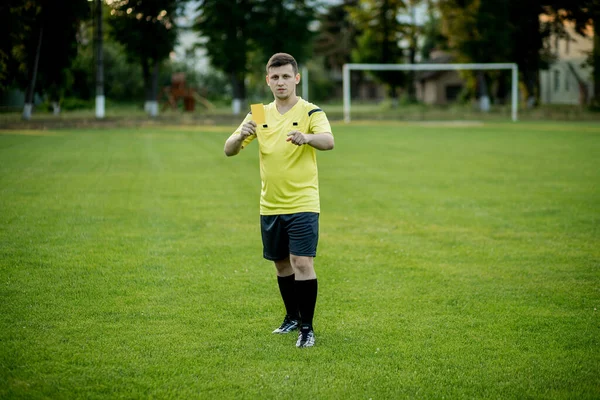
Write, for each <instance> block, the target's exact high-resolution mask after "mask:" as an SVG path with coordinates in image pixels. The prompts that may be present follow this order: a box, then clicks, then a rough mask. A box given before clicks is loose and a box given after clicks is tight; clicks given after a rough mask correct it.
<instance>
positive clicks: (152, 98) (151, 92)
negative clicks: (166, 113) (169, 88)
mask: <svg viewBox="0 0 600 400" xmlns="http://www.w3.org/2000/svg"><path fill="white" fill-rule="evenodd" d="M158 72H159V62H158V61H154V66H153V67H152V75H151V76H150V77H149V79H150V81H149V82H148V84H149V88H148V91H147V92H146V103H147V104H148V115H150V116H151V117H156V116H158V100H157V99H158Z"/></svg>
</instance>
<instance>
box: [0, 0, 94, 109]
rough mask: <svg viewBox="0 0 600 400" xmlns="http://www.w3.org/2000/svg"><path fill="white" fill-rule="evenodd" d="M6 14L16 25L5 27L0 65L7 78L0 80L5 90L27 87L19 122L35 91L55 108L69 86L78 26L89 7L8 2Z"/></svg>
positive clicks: (82, 0) (64, 0)
mask: <svg viewBox="0 0 600 400" xmlns="http://www.w3.org/2000/svg"><path fill="white" fill-rule="evenodd" d="M6 11H7V12H8V15H9V16H10V17H9V18H16V17H18V18H19V23H18V24H14V23H10V22H9V24H8V30H9V32H8V33H7V36H6V37H7V38H9V40H7V42H6V44H5V45H3V46H2V50H1V51H0V62H2V63H3V64H4V65H6V66H7V68H6V70H7V72H8V74H11V75H8V74H7V75H8V76H2V77H0V80H2V81H3V84H4V85H5V86H6V85H7V84H11V83H14V84H17V85H18V86H20V87H24V86H26V87H27V90H26V96H25V106H24V109H23V118H25V119H29V118H30V117H31V111H32V107H33V98H34V94H35V93H36V91H39V92H46V93H47V94H48V95H49V96H50V100H52V101H53V102H54V104H55V105H56V107H57V108H58V104H59V101H60V98H61V96H62V93H63V92H64V88H65V86H67V85H68V83H69V82H70V78H71V76H70V73H69V69H70V66H71V63H72V61H73V59H74V58H75V56H76V54H77V39H76V35H77V31H78V28H79V24H80V22H81V20H82V19H84V18H86V17H87V16H88V15H89V7H88V3H87V1H86V0H73V1H69V0H55V1H50V0H27V1H24V2H21V4H19V3H18V2H14V1H12V0H11V1H10V2H9V4H8V8H7V10H6ZM3 17H5V16H3ZM5 22H8V21H5ZM13 74H14V75H13ZM0 75H1V74H0Z"/></svg>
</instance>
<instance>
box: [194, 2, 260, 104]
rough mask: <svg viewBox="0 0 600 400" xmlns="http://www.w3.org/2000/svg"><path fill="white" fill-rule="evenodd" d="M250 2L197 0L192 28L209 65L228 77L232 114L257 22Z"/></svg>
mask: <svg viewBox="0 0 600 400" xmlns="http://www.w3.org/2000/svg"><path fill="white" fill-rule="evenodd" d="M253 6H254V2H252V1H248V0H200V1H199V5H198V12H199V16H198V18H197V20H196V24H195V29H196V30H197V31H198V32H199V33H200V35H201V36H202V38H203V43H202V44H201V46H202V47H204V48H206V52H207V54H208V57H209V58H210V61H211V64H212V65H213V66H214V67H215V68H217V69H219V70H221V71H223V72H224V73H225V74H226V75H227V76H228V77H229V81H230V84H231V88H232V91H233V113H234V114H239V112H240V110H241V107H242V104H243V103H244V101H245V99H246V85H245V83H244V78H245V77H246V74H247V73H248V70H249V65H248V53H249V52H250V50H251V49H252V47H253V43H252V36H253V35H254V34H256V30H257V29H258V27H257V26H256V25H257V24H262V22H261V21H256V20H254V21H253V18H252V9H253Z"/></svg>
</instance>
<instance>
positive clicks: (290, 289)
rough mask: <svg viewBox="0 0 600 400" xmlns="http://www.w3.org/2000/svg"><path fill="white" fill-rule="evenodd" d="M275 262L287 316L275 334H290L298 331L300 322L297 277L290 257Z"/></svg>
mask: <svg viewBox="0 0 600 400" xmlns="http://www.w3.org/2000/svg"><path fill="white" fill-rule="evenodd" d="M274 262H275V268H276V269H277V283H278V285H279V292H280V293H281V298H282V299H283V304H284V305H285V311H286V316H285V319H284V320H283V323H282V324H281V326H280V327H279V328H277V329H275V330H274V331H273V333H289V332H291V331H293V330H296V329H298V325H299V320H300V315H299V313H298V301H297V300H296V291H295V280H296V275H294V269H293V268H292V264H291V263H290V258H289V257H288V258H285V259H283V260H279V261H274Z"/></svg>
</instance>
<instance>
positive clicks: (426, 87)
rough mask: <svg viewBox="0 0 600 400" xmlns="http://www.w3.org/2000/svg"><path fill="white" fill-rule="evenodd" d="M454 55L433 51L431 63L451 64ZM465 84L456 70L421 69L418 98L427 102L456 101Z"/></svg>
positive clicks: (418, 78)
mask: <svg viewBox="0 0 600 400" xmlns="http://www.w3.org/2000/svg"><path fill="white" fill-rule="evenodd" d="M452 62H453V61H452V56H451V55H449V54H447V53H444V52H441V51H433V52H432V53H431V59H430V60H429V61H427V63H430V64H450V63H452ZM464 85H465V82H464V80H463V79H462V78H461V77H460V75H459V73H458V72H456V71H421V72H417V74H416V95H417V100H418V101H420V102H423V103H425V104H435V105H446V104H448V103H451V102H453V101H455V100H456V99H457V98H458V96H459V94H460V92H461V91H462V89H463V87H464Z"/></svg>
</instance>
